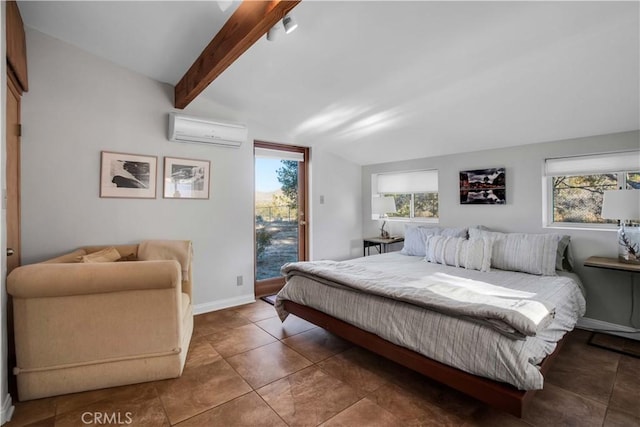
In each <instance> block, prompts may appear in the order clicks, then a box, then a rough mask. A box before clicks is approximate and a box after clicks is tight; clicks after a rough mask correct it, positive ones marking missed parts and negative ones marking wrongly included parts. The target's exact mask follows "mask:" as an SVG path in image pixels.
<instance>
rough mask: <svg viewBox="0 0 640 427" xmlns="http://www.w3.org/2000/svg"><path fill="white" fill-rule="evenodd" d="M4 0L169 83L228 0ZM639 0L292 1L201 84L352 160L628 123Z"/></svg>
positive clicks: (217, 97)
mask: <svg viewBox="0 0 640 427" xmlns="http://www.w3.org/2000/svg"><path fill="white" fill-rule="evenodd" d="M224 3H226V5H225V4H224ZM19 6H20V10H21V13H22V16H23V20H24V22H25V24H26V25H28V26H31V27H33V28H35V29H37V30H39V31H42V32H44V33H47V34H50V35H52V36H54V37H56V38H59V39H61V40H64V41H67V42H69V43H71V44H74V45H77V46H79V47H81V48H82V49H85V50H87V51H89V52H92V53H94V54H96V55H98V56H101V57H104V58H106V59H109V60H111V61H113V62H116V63H118V64H120V65H122V66H125V67H127V68H130V69H132V70H135V71H138V72H140V73H142V74H145V75H147V76H149V77H152V78H154V79H157V80H159V81H163V82H167V83H170V84H175V83H176V82H177V81H178V80H179V79H180V78H181V77H182V75H183V74H184V73H185V72H186V70H187V69H188V68H189V66H190V65H191V64H192V63H193V61H194V60H195V58H196V57H197V56H198V54H199V53H200V52H201V51H202V49H203V48H204V47H205V46H206V45H207V44H208V42H209V41H210V40H211V39H212V38H213V35H214V34H215V33H216V32H217V31H218V29H219V28H220V27H221V26H222V24H223V23H224V22H225V21H226V19H227V18H228V17H229V16H230V14H231V13H232V12H233V10H235V8H236V7H237V3H235V4H233V5H231V6H230V7H228V2H215V1H208V2H187V1H180V2H149V1H143V2H131V1H129V2H56V1H47V2H24V1H22V2H19ZM639 6H640V3H638V2H550V1H547V2H415V1H414V2H397V1H388V2H382V1H376V2H362V1H360V2H326V1H309V0H305V1H303V2H302V3H301V4H299V5H298V6H297V7H296V8H295V9H294V11H293V15H294V17H295V19H296V21H297V22H298V23H299V27H298V29H297V30H296V31H295V32H293V33H291V34H288V35H285V34H284V32H283V31H280V33H279V35H278V38H277V40H276V41H274V42H269V41H267V40H266V38H262V39H261V40H260V41H258V42H257V43H256V44H255V45H254V46H253V47H251V48H250V49H249V50H248V51H247V52H246V53H245V54H244V55H242V56H241V57H240V58H239V59H238V60H237V61H236V62H235V63H234V64H233V65H232V66H231V67H230V68H228V69H227V70H226V71H225V72H224V73H223V74H222V75H221V76H220V77H218V79H216V80H215V81H214V82H213V83H212V84H211V85H210V86H209V88H207V89H206V90H205V92H203V93H202V94H201V95H200V96H205V97H209V98H211V99H212V100H214V101H216V102H218V103H220V104H223V105H225V106H227V107H230V108H232V109H235V110H238V111H240V112H242V114H243V115H244V116H245V117H246V118H247V119H250V120H251V121H252V122H253V121H256V122H260V123H262V124H264V125H266V126H269V127H272V128H274V129H277V130H280V131H282V132H284V133H285V134H286V135H288V137H289V140H287V141H278V142H285V143H295V144H299V145H309V146H323V147H326V148H327V149H329V150H331V151H333V152H335V153H336V154H338V155H340V156H342V157H345V158H347V159H350V160H352V161H354V162H357V163H359V164H371V163H379V162H386V161H395V160H404V159H410V158H417V157H426V156H434V155H442V154H449V153H459V152H468V151H475V150H480V149H486V148H496V147H507V146H513V145H520V144H528V143H534V142H543V141H552V140H558V139H566V138H574V137H581V136H588V135H598V134H605V133H612V132H621V131H628V130H635V129H638V128H640V107H639V105H640V88H639V81H640V74H639V64H640V41H639V39H640V22H639V16H640V13H639V12H640V10H639ZM225 7H226V10H225V11H223V9H225ZM639 144H640V142H639Z"/></svg>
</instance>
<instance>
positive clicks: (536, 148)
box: [362, 131, 640, 326]
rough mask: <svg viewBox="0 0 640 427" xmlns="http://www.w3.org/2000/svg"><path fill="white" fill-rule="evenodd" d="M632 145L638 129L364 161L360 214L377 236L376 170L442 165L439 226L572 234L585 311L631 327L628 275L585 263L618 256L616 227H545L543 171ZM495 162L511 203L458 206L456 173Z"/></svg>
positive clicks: (397, 229)
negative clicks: (555, 162) (560, 161)
mask: <svg viewBox="0 0 640 427" xmlns="http://www.w3.org/2000/svg"><path fill="white" fill-rule="evenodd" d="M634 148H635V149H638V148H640V133H639V132H638V131H634V132H625V133H617V134H610V135H601V136H593V137H588V138H577V139H571V140H564V141H553V142H546V143H540V144H531V145H525V146H519V147H513V148H504V149H495V150H485V151H477V152H472V153H464V154H457V155H450V156H440V157H430V158H422V159H415V160H410V161H405V162H394V163H385V164H378V165H370V166H366V167H363V170H362V194H363V205H362V211H363V216H362V218H363V224H364V230H365V234H367V235H375V234H376V233H377V231H378V230H377V227H378V224H377V221H372V220H371V206H370V197H371V174H372V173H379V172H388V171H398V170H415V169H438V171H439V174H438V176H439V202H440V204H439V206H440V224H441V225H443V226H468V225H475V224H482V225H485V226H487V227H490V228H492V229H495V230H500V231H522V232H530V233H541V232H557V233H562V234H568V235H571V242H572V243H571V245H572V249H573V252H574V254H575V257H576V272H577V273H578V274H579V275H580V276H581V278H582V280H583V282H584V284H585V287H586V289H587V314H586V316H587V317H589V318H592V319H598V320H601V321H604V322H609V323H613V324H617V325H623V326H629V325H630V322H629V316H630V314H631V285H630V280H629V275H628V274H625V273H616V272H609V271H600V270H596V269H593V268H585V267H583V266H582V263H583V262H584V260H585V259H586V258H588V257H589V256H592V255H600V256H610V257H617V243H616V240H617V238H616V232H615V230H610V231H596V230H570V229H562V230H558V229H549V228H543V226H542V217H543V212H542V172H543V163H544V160H545V159H546V158H549V157H562V156H571V155H579V154H591V153H598V152H607V151H616V150H624V149H634ZM492 167H505V168H506V179H507V204H506V205H504V206H495V205H460V203H459V199H458V197H459V187H458V186H459V176H458V173H459V172H460V171H462V170H472V169H483V168H492ZM390 231H391V232H392V233H394V234H396V233H397V234H402V232H403V224H402V223H398V222H394V223H391V224H390ZM636 294H640V292H636ZM636 307H638V308H636V310H640V298H638V295H637V297H636Z"/></svg>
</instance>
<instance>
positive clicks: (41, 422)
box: [7, 417, 56, 427]
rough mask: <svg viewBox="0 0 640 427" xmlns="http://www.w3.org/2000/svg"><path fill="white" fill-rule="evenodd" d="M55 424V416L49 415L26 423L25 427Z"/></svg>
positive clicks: (50, 426) (52, 425)
mask: <svg viewBox="0 0 640 427" xmlns="http://www.w3.org/2000/svg"><path fill="white" fill-rule="evenodd" d="M7 425H8V424H7ZM55 425H56V417H51V418H47V419H45V420H41V421H36V422H35V423H31V424H27V426H26V427H55Z"/></svg>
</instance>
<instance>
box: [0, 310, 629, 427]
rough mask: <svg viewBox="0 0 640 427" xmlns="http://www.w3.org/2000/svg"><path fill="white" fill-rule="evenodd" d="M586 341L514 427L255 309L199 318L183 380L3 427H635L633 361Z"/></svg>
mask: <svg viewBox="0 0 640 427" xmlns="http://www.w3.org/2000/svg"><path fill="white" fill-rule="evenodd" d="M589 336H590V334H589V333H588V332H585V331H581V330H576V331H574V332H572V333H571V334H570V336H569V339H568V342H567V343H566V345H565V347H564V348H563V350H562V352H561V353H560V354H559V355H558V358H557V359H556V361H555V363H554V365H553V366H552V368H551V371H550V372H549V374H548V375H547V381H546V384H545V389H544V390H543V391H540V392H538V393H537V394H536V396H535V397H534V399H533V401H532V402H531V405H530V406H529V408H528V409H527V411H526V412H525V415H524V417H523V418H522V419H518V418H515V417H513V416H511V415H509V414H505V413H503V412H500V411H497V410H494V409H491V408H489V407H487V406H486V405H484V404H482V403H479V402H477V401H475V400H473V399H471V398H468V397H466V396H464V395H462V394H460V393H458V392H456V391H454V390H451V389H449V388H447V387H444V386H441V385H438V384H436V383H434V382H432V381H430V380H428V379H426V378H424V377H422V376H420V375H417V374H414V373H412V372H411V371H409V370H407V369H405V368H403V367H400V366H398V365H396V364H394V363H391V362H388V361H386V360H384V359H382V358H380V357H378V356H376V355H374V354H373V353H370V352H368V351H365V350H362V349H360V348H358V347H354V346H352V345H350V344H349V343H347V342H345V341H343V340H341V339H339V338H337V337H335V336H333V335H331V334H329V333H327V332H325V331H324V330H322V329H320V328H317V327H315V326H314V325H312V324H310V323H308V322H306V321H304V320H302V319H299V318H296V317H292V316H290V317H289V318H288V319H287V321H286V322H285V323H284V324H281V323H280V321H279V320H278V319H277V317H275V312H274V310H273V307H272V306H270V305H269V304H266V303H264V302H262V301H258V302H256V303H254V304H249V305H245V306H242V307H236V308H233V309H228V310H223V311H218V312H214V313H208V314H204V315H200V316H196V318H195V330H194V335H193V339H192V342H191V347H190V349H189V355H188V358H187V364H186V366H185V370H184V374H183V375H182V377H180V378H177V379H171V380H164V381H157V382H153V383H144V384H136V385H130V386H124V387H117V388H111V389H105V390H96V391H89V392H84V393H77V394H71V395H65V396H59V397H53V398H48V399H40V400H35V401H30V402H24V403H18V404H17V405H16V411H15V414H14V417H13V420H12V421H11V422H9V423H8V424H6V425H7V427H14V426H40V427H45V426H85V425H91V423H92V422H93V425H98V424H100V423H98V422H97V421H100V422H101V423H102V424H103V425H104V421H105V419H100V420H97V419H95V418H93V419H92V418H91V417H92V416H95V415H92V414H98V415H100V414H105V413H106V414H109V416H111V417H112V418H111V419H110V420H108V421H111V422H112V424H119V425H133V426H153V427H155V426H170V425H171V426H174V425H177V426H180V427H187V426H189V427H191V426H198V427H199V426H225V427H227V426H228V427H233V426H252V427H253V426H287V425H290V426H317V425H322V426H327V427H328V426H332V427H333V426H349V427H360V426H442V425H447V426H580V427H583V426H640V359H638V358H633V357H629V356H625V355H622V354H619V353H616V352H612V351H608V350H604V349H600V348H597V347H593V346H589V345H587V344H586V343H587V340H588V338H589ZM605 340H609V341H611V343H612V344H613V345H617V346H619V347H623V346H624V345H625V344H624V342H625V341H626V340H622V339H618V338H615V337H608V338H605ZM627 343H630V344H627V345H636V344H638V343H636V342H630V341H627ZM87 414H89V415H87ZM102 416H103V415H102ZM83 417H84V418H83ZM114 417H115V418H114ZM87 421H89V422H88V423H87Z"/></svg>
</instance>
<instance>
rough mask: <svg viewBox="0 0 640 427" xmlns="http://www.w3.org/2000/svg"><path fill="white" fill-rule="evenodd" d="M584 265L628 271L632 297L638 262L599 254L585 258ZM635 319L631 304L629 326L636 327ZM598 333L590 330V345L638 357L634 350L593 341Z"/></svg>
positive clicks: (632, 296)
mask: <svg viewBox="0 0 640 427" xmlns="http://www.w3.org/2000/svg"><path fill="white" fill-rule="evenodd" d="M584 266H585V267H594V268H603V269H606V270H617V271H623V272H627V273H630V276H631V298H634V292H635V288H634V287H635V285H636V283H635V280H634V279H635V275H636V274H637V273H640V264H629V263H624V262H620V261H618V258H606V257H599V256H592V257H589V258H587V260H586V261H585V262H584ZM634 320H635V316H634V307H633V305H632V306H631V326H633V327H634V328H636V329H637V328H638V327H637V326H636V324H635V322H634ZM597 333H599V332H598V331H592V334H591V338H589V344H591V345H595V346H596V347H601V348H605V349H607V350H613V351H616V352H618V353H623V354H627V355H629V356H634V357H640V354H637V353H635V352H628V351H624V350H621V349H619V348H614V347H611V346H607V345H606V344H602V343H598V342H595V341H594V338H596V334H597Z"/></svg>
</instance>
